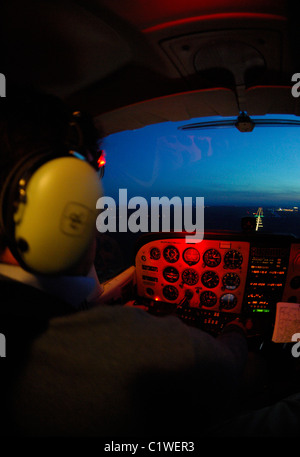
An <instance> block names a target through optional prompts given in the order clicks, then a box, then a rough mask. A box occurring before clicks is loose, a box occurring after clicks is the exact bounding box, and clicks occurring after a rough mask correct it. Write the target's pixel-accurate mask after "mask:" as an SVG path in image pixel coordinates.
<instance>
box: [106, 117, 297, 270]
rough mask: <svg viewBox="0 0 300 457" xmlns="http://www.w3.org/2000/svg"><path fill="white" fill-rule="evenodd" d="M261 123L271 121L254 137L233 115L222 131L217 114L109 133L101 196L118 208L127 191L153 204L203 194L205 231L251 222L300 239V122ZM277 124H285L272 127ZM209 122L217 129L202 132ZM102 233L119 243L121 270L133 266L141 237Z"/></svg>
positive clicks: (285, 119) (259, 127)
mask: <svg viewBox="0 0 300 457" xmlns="http://www.w3.org/2000/svg"><path fill="white" fill-rule="evenodd" d="M257 119H258V118H257V117H253V121H254V123H255V122H256V120H257ZM259 119H260V120H261V121H263V122H266V124H260V125H256V126H255V127H254V129H253V131H252V132H241V131H239V130H238V129H237V128H236V127H235V125H234V124H235V122H236V119H235V118H226V119H225V120H226V121H229V123H230V124H231V126H224V125H222V124H220V125H219V126H218V122H219V121H220V120H221V121H222V122H224V118H220V117H214V118H201V119H191V120H189V121H182V122H166V123H161V124H154V125H150V126H147V127H145V128H141V129H138V130H133V131H124V132H120V133H116V134H113V135H110V136H108V137H107V138H105V139H104V140H103V144H102V147H103V149H104V150H105V154H106V160H107V167H106V170H105V176H104V178H103V187H104V193H105V195H106V196H110V197H112V198H113V199H114V200H115V201H116V204H118V201H119V198H120V189H126V192H127V198H128V200H129V199H130V198H132V197H136V196H139V197H144V198H145V199H146V200H147V201H148V202H149V204H150V202H151V198H152V197H162V196H166V197H168V198H169V199H171V198H173V197H174V196H178V197H180V198H181V199H183V198H184V197H192V198H194V199H195V198H196V197H204V206H205V210H204V229H205V230H235V231H240V230H241V219H242V218H243V217H253V218H256V226H255V228H256V230H259V231H266V232H272V233H286V234H287V233H288V234H291V233H292V234H294V235H296V236H300V223H299V222H300V213H298V206H299V200H300V179H299V171H300V154H299V150H300V140H299V138H300V136H299V133H300V129H299V126H298V125H297V124H296V122H295V121H299V119H300V118H298V117H296V116H283V115H282V116H279V115H276V116H264V117H259ZM278 119H280V120H282V122H283V124H282V125H277V124H276V123H275V120H278ZM208 122H209V123H210V122H214V123H217V126H216V125H214V126H210V125H208V126H207V125H206V126H205V127H203V123H208ZM288 122H290V125H289V123H288ZM293 122H294V123H295V124H296V125H294V123H293ZM194 124H199V126H198V127H197V128H192V127H193V125H194ZM194 202H195V200H194V201H193V204H194ZM116 217H118V214H116ZM104 235H105V236H104V237H103V239H104V238H106V240H107V242H108V241H111V242H113V241H112V240H114V243H116V244H115V247H116V249H117V250H118V255H119V258H120V259H121V257H122V259H123V260H122V263H123V265H124V266H128V265H129V264H132V263H133V259H132V252H133V249H132V244H131V243H132V242H133V241H134V240H135V239H136V238H137V237H138V236H140V235H141V232H140V233H138V232H137V233H128V232H127V233H122V234H121V233H117V232H116V233H111V232H108V231H107V232H106V233H105V234H104ZM124 240H126V241H125V244H124Z"/></svg>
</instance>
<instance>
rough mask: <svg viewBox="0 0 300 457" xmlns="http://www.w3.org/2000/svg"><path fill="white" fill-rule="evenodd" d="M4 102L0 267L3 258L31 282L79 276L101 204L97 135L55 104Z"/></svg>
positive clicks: (27, 98) (20, 99)
mask: <svg viewBox="0 0 300 457" xmlns="http://www.w3.org/2000/svg"><path fill="white" fill-rule="evenodd" d="M2 100H3V101H2ZM2 100H1V104H0V255H1V256H2V261H3V258H4V254H5V253H6V254H7V252H9V253H12V255H13V257H12V259H14V260H15V261H16V262H18V263H19V264H20V265H21V266H22V267H23V268H24V269H26V270H28V271H31V272H33V273H36V274H45V275H57V274H66V273H67V274H80V273H84V270H85V269H86V268H88V264H89V263H90V262H91V261H92V258H91V255H92V254H91V253H92V247H93V245H94V235H95V230H96V229H95V219H96V201H97V199H98V198H99V197H100V196H101V183H100V178H99V174H98V173H97V170H96V169H97V159H98V157H99V145H98V143H99V141H98V138H99V135H98V132H97V130H96V129H95V127H94V126H93V124H92V122H91V120H90V119H89V118H88V117H87V116H86V115H83V114H82V113H80V112H78V111H77V112H72V111H71V110H69V109H68V107H67V106H66V105H65V104H64V103H63V102H62V101H61V100H59V99H57V98H56V97H53V96H50V95H44V94H39V93H36V92H35V93H33V92H28V91H17V90H14V91H11V93H10V94H8V96H7V97H6V98H5V99H2Z"/></svg>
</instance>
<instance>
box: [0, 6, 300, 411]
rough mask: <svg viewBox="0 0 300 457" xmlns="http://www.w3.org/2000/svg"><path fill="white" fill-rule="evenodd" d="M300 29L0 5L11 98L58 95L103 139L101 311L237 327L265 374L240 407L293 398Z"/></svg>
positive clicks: (148, 10)
mask: <svg viewBox="0 0 300 457" xmlns="http://www.w3.org/2000/svg"><path fill="white" fill-rule="evenodd" d="M297 17H298V16H297V8H296V6H295V2H290V1H277V2H275V3H274V2H271V1H269V0H263V1H261V0H253V1H251V2H239V1H236V0H228V1H225V2H224V1H219V0H213V1H211V2H204V1H202V0H185V1H184V2H182V1H181V2H179V1H177V0H174V1H172V2H170V1H168V0H159V1H158V0H151V1H142V0H114V1H111V0H85V1H81V0H63V1H60V2H57V1H55V0H51V1H48V2H38V1H37V0H29V1H27V2H26V3H24V2H19V1H16V0H13V1H10V2H5V5H4V6H3V7H1V18H0V21H1V33H2V43H3V46H4V48H5V49H4V53H3V55H2V57H1V60H0V63H1V67H0V71H1V72H2V73H3V74H4V75H5V78H6V97H7V98H9V96H10V88H11V87H12V86H13V84H14V83H16V84H22V85H23V87H24V91H26V88H27V87H34V88H36V89H38V90H42V91H46V92H49V93H52V94H55V95H57V96H59V97H60V98H62V99H63V100H64V101H65V102H66V103H67V104H68V105H69V106H71V107H77V109H78V110H82V111H87V112H89V113H90V114H91V115H92V116H93V119H94V123H95V125H96V126H97V128H98V129H99V131H100V132H101V146H100V147H101V150H102V151H104V153H103V155H102V157H105V161H104V162H105V167H104V168H105V171H104V176H103V178H102V182H103V189H104V195H105V196H106V197H109V198H111V199H113V200H114V202H117V203H116V205H115V206H111V207H110V202H112V200H109V199H107V200H105V201H104V203H103V205H106V206H103V207H102V208H101V209H102V210H103V211H104V212H105V217H104V216H103V218H102V219H101V222H102V226H101V228H100V225H101V224H100V223H99V227H97V228H98V230H97V248H96V258H95V270H96V272H97V277H98V279H99V283H100V284H101V288H102V294H101V297H100V301H99V302H100V303H105V304H108V305H110V306H115V305H116V304H121V305H124V306H131V307H137V308H141V309H144V310H145V311H146V312H148V313H150V314H152V315H155V316H158V317H160V316H161V317H163V316H167V315H171V316H176V317H177V318H179V319H180V320H182V321H183V322H184V323H185V324H186V325H188V326H192V327H195V328H199V329H201V330H204V331H205V332H208V333H210V334H211V335H213V336H214V337H215V336H218V335H219V334H220V333H221V332H222V330H223V329H224V326H226V324H227V323H229V322H230V321H231V320H234V319H236V318H240V319H241V320H242V321H243V322H244V323H245V325H246V326H248V332H247V340H248V345H249V351H250V356H249V357H250V358H249V364H250V368H249V370H250V371H249V373H251V370H252V369H253V370H254V372H255V373H256V368H257V365H259V368H260V369H261V372H260V376H259V377H257V378H256V377H255V376H254V375H253V376H254V379H253V380H252V381H251V382H252V384H251V382H250V384H247V388H246V387H245V392H244V397H243V398H242V401H241V405H242V407H243V408H248V407H249V405H253V404H255V405H257V407H264V406H265V405H267V404H269V403H270V402H275V401H277V400H278V399H281V398H283V397H284V396H288V395H290V394H294V393H297V392H299V386H300V357H299V356H300V350H299V349H297V341H298V338H299V339H300V180H299V170H300V159H299V157H300V156H299V149H300V141H299V138H300V136H299V128H300V105H299V100H300V84H299V81H300V62H299V51H300V31H299V27H298V23H297V22H298V21H297ZM298 86H299V88H298ZM104 162H103V164H102V165H104ZM125 191H126V192H125ZM162 197H165V199H166V206H165V209H162V208H160V212H159V209H157V206H155V205H154V200H152V201H151V199H153V198H156V199H157V198H162ZM173 197H176V198H177V200H176V201H175V200H174V202H175V203H174V205H173V204H172V198H173ZM196 197H199V200H196ZM185 198H190V199H191V200H190V201H189V204H188V205H184V204H183V202H185V200H184V199H185ZM200 198H202V199H203V200H201V201H200ZM163 202H164V200H160V203H161V207H163V205H162V203H163ZM170 202H171V204H170ZM156 203H157V200H155V204H156ZM177 203H178V207H180V212H178V213H177V212H176V208H177V206H176V205H177ZM180 205H181V206H180ZM186 206H187V207H189V208H190V212H188V210H187V212H184V209H185V208H186ZM154 207H155V208H156V210H157V212H155V208H154ZM197 209H198V210H199V213H197ZM109 211H110V212H109ZM165 218H169V219H170V220H171V224H169V225H168V226H167V225H164V220H165ZM188 218H189V220H187V219H188ZM200 219H201V224H200ZM198 222H199V224H200V225H201V227H199V225H197V223H198ZM297 334H298V337H295V339H292V338H293V337H294V335H297ZM293 348H294V350H293ZM251 357H253V358H251ZM252 365H253V366H252ZM249 373H248V374H249ZM249 379H252V378H251V374H250V375H249ZM249 386H250V387H249Z"/></svg>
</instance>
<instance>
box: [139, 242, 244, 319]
mask: <svg viewBox="0 0 300 457" xmlns="http://www.w3.org/2000/svg"><path fill="white" fill-rule="evenodd" d="M249 248H250V246H249V243H247V242H240V241H238V242H236V241H217V240H203V241H202V242H201V243H191V244H188V243H186V242H185V240H182V239H176V238H174V239H168V240H157V241H153V242H150V243H147V244H146V245H144V246H143V247H142V248H141V249H140V250H139V252H138V255H137V256H136V268H137V272H138V274H137V290H138V295H139V296H144V297H148V298H151V299H154V300H155V301H165V302H170V303H174V304H177V305H179V304H180V303H182V301H183V300H188V301H189V306H190V307H194V308H200V307H201V308H204V309H209V310H218V311H219V310H222V311H224V312H228V313H231V312H235V313H239V312H240V311H241V306H242V300H243V295H244V290H245V284H246V276H247V268H248V259H249Z"/></svg>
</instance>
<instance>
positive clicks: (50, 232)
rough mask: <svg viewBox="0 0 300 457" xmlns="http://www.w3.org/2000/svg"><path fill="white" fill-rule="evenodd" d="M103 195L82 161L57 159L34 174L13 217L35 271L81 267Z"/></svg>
mask: <svg viewBox="0 0 300 457" xmlns="http://www.w3.org/2000/svg"><path fill="white" fill-rule="evenodd" d="M101 195H102V189H101V183H100V180H99V177H98V175H97V172H96V171H95V170H94V169H93V168H92V167H91V166H90V165H89V164H88V163H86V162H84V161H82V160H79V159H75V158H72V157H60V158H56V159H54V160H51V161H49V162H47V163H45V164H44V165H42V166H41V167H40V168H39V169H38V170H37V171H36V172H35V173H34V174H33V175H32V177H31V178H30V179H29V182H28V183H27V185H26V187H25V198H23V202H21V203H19V205H18V208H17V211H16V212H15V214H14V223H15V240H16V243H17V246H18V250H19V253H20V256H21V258H22V259H23V261H24V262H25V264H26V265H27V266H28V268H29V269H30V270H32V271H34V272H37V273H41V274H57V273H61V272H64V271H66V270H68V269H69V268H71V267H73V266H75V265H77V264H78V263H79V261H80V259H81V258H82V257H83V256H84V254H85V252H86V251H87V249H88V248H89V246H90V243H91V240H92V237H93V236H94V233H95V226H96V222H95V221H96V217H97V212H96V201H97V199H98V198H99V197H101Z"/></svg>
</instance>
